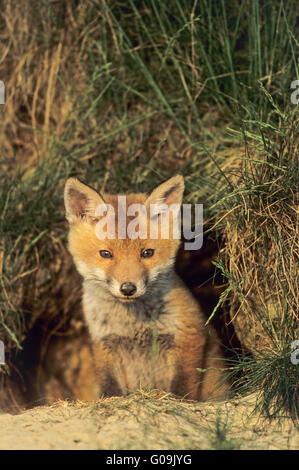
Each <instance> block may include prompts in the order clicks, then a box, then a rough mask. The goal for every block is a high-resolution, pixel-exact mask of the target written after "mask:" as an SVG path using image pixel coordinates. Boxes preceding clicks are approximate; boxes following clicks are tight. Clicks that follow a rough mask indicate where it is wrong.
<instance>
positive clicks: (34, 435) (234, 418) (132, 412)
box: [0, 393, 299, 450]
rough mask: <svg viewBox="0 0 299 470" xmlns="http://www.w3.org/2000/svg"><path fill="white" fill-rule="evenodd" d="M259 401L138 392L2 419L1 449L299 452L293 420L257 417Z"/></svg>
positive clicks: (44, 407)
mask: <svg viewBox="0 0 299 470" xmlns="http://www.w3.org/2000/svg"><path fill="white" fill-rule="evenodd" d="M254 403H255V399H254V397H250V398H246V399H245V398H242V399H239V400H234V401H230V402H222V403H221V402H217V403H215V402H214V403H195V402H190V401H184V400H178V399H175V398H172V397H169V396H167V395H160V396H159V395H157V394H153V393H151V394H145V393H136V394H134V395H133V396H130V397H125V398H107V399H102V400H99V401H97V402H94V403H92V404H90V403H89V404H87V403H82V402H62V401H60V402H57V403H55V404H53V405H51V406H40V407H36V408H33V409H31V410H28V411H25V412H22V413H20V414H18V415H11V414H5V413H4V414H0V432H1V440H0V449H115V450H117V449H119V450H120V449H136V450H139V449H155V450H158V449H165V450H169V449H185V450H188V449H299V429H298V428H296V426H295V425H294V424H293V423H292V422H291V420H288V419H285V418H284V419H281V420H275V421H272V422H269V421H267V420H265V419H264V418H262V417H260V416H258V414H257V413H254V414H252V412H253V409H254Z"/></svg>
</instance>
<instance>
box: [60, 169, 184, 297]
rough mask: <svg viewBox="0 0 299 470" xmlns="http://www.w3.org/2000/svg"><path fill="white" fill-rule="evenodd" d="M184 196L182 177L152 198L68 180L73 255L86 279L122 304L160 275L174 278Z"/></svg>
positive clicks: (147, 289)
mask: <svg viewBox="0 0 299 470" xmlns="http://www.w3.org/2000/svg"><path fill="white" fill-rule="evenodd" d="M183 192H184V180H183V177H182V176H181V175H177V176H174V177H173V178H170V179H169V180H167V181H166V182H165V183H162V184H161V185H159V186H158V187H156V188H155V189H154V190H153V191H152V193H151V194H149V195H147V194H145V193H141V194H129V195H126V196H117V195H110V194H100V193H99V192H97V191H96V190H95V189H93V188H91V187H89V186H88V185H86V184H83V183H82V182H80V181H79V180H77V179H75V178H70V179H68V180H67V182H66V185H65V192H64V201H65V209H66V218H67V220H68V222H69V224H70V231H69V238H68V240H69V251H70V253H71V254H72V256H73V259H74V262H75V264H76V267H77V269H78V271H79V273H80V274H81V275H82V276H83V278H84V279H85V280H86V281H88V280H89V281H94V282H96V283H98V284H99V285H101V286H102V287H103V288H104V289H106V290H107V292H108V293H109V294H111V296H113V297H114V298H115V299H118V300H119V301H121V302H134V301H135V300H136V299H138V298H140V297H142V296H143V295H145V294H146V293H148V292H150V290H151V289H150V287H151V286H153V285H154V283H155V281H157V279H159V277H160V276H161V275H165V276H167V275H168V274H169V275H170V273H171V271H172V269H173V264H174V262H175V257H176V253H177V250H178V248H179V245H180V240H179V238H180V234H179V236H177V235H175V229H176V223H177V221H178V219H179V209H180V206H181V203H182V197H183ZM173 208H174V210H173ZM136 209H137V212H136ZM175 212H176V215H175ZM136 213H137V214H138V217H136ZM165 217H166V218H165ZM137 228H138V231H136V229H137ZM165 228H167V230H166V232H165V230H164V229H165ZM104 229H105V230H104ZM177 233H178V232H177Z"/></svg>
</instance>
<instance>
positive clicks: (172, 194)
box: [146, 175, 184, 206]
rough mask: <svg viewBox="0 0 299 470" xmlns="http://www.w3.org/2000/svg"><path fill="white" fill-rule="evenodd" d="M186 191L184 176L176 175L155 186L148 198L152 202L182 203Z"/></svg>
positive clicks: (148, 202) (148, 203)
mask: <svg viewBox="0 0 299 470" xmlns="http://www.w3.org/2000/svg"><path fill="white" fill-rule="evenodd" d="M183 193H184V178H183V177H182V175H176V176H173V177H172V178H170V179H169V180H167V181H165V183H162V184H160V185H159V186H157V188H155V189H154V190H153V191H152V193H151V194H150V195H149V197H148V198H147V200H146V205H147V206H149V205H150V204H167V205H169V206H170V205H171V204H180V205H181V204H182V199H183Z"/></svg>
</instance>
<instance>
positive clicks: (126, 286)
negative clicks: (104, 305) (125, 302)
mask: <svg viewBox="0 0 299 470" xmlns="http://www.w3.org/2000/svg"><path fill="white" fill-rule="evenodd" d="M136 290H137V288H136V286H135V284H133V283H132V282H124V283H123V284H122V285H121V286H120V291H121V293H122V294H124V295H127V296H128V297H130V296H131V295H133V294H135V292H136Z"/></svg>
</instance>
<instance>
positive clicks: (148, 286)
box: [64, 175, 225, 399]
mask: <svg viewBox="0 0 299 470" xmlns="http://www.w3.org/2000/svg"><path fill="white" fill-rule="evenodd" d="M183 191H184V180H183V177H182V176H180V175H177V176H174V177H173V178H171V179H169V180H168V181H166V182H165V183H163V184H161V185H159V186H158V187H157V188H156V189H154V191H153V192H152V193H151V194H150V195H147V194H129V195H127V196H126V197H124V196H122V201H123V200H124V199H125V211H126V213H125V219H123V218H121V217H123V214H120V205H119V198H118V196H116V195H110V194H99V193H98V192H97V191H95V190H94V189H92V188H90V187H89V186H87V185H85V184H83V183H81V182H80V181H79V180H77V179H75V178H70V179H69V180H68V181H67V183H66V186H65V195H64V197H65V208H66V217H67V220H68V222H69V224H70V231H69V250H70V252H71V254H72V256H73V259H74V262H75V265H76V267H77V269H78V271H79V273H80V274H81V275H82V276H83V311H84V316H85V320H86V322H87V325H88V329H89V332H90V336H91V339H92V344H93V355H94V361H95V370H96V375H97V381H98V389H99V395H104V396H112V395H125V394H127V393H128V392H130V391H133V390H136V389H140V388H148V387H151V388H155V389H161V390H164V391H168V392H172V393H174V394H177V395H180V396H184V397H186V398H191V399H206V398H208V397H210V396H216V395H218V394H219V393H220V392H223V390H224V388H225V387H224V386H223V375H222V374H223V373H222V371H221V370H220V369H223V367H224V363H223V360H222V356H221V352H220V348H219V344H218V340H217V337H216V334H215V332H214V330H213V329H211V328H206V327H205V326H204V317H203V314H202V312H201V310H200V307H199V305H198V304H197V301H196V300H195V299H194V298H193V296H192V294H191V293H190V292H189V290H188V289H187V288H186V287H185V285H184V284H183V282H182V281H181V280H180V278H179V277H178V276H177V275H176V273H175V271H174V262H175V257H176V254H177V250H178V248H179V244H180V241H179V239H178V238H175V237H174V236H173V234H172V233H171V232H172V229H173V227H174V217H172V218H171V220H170V222H169V228H170V230H169V232H170V236H169V237H168V238H165V237H164V236H162V228H163V227H162V222H161V220H162V218H161V214H160V213H159V209H157V210H156V212H155V213H154V216H153V215H152V213H151V211H150V207H151V206H153V207H158V208H159V207H160V206H159V205H161V204H162V205H163V207H164V208H165V207H170V206H171V204H177V205H178V207H180V205H181V202H182V196H183ZM134 204H135V205H139V206H142V207H143V208H144V209H145V211H143V212H142V216H141V217H140V218H139V219H138V228H139V231H140V230H141V229H143V234H144V236H143V237H141V236H139V237H134V236H130V237H128V236H126V234H127V233H128V232H129V225H130V223H131V224H132V220H133V215H134V214H133V212H134V211H133V212H129V210H128V208H129V207H130V206H132V205H134ZM157 205H158V206H157ZM134 207H135V206H134ZM99 208H104V212H105V216H104V213H102V212H103V211H102V212H101V211H99ZM127 210H128V211H127ZM108 214H110V215H109V217H110V218H109V217H108ZM128 214H129V215H128ZM104 217H106V219H104ZM104 221H105V228H106V229H107V227H108V225H109V224H110V222H111V225H110V229H111V227H112V229H113V230H112V229H111V233H110V232H109V230H110V229H109V230H106V235H105V236H99V230H98V229H99V224H101V223H102V222H104ZM159 221H160V222H159ZM121 224H122V226H121ZM151 224H152V226H153V224H154V225H155V224H156V225H157V226H158V232H156V235H157V234H158V235H157V236H154V237H153V236H152V232H151ZM101 227H102V229H103V227H104V224H102V225H101ZM124 228H125V236H124V231H123V229H124ZM126 229H128V231H127V232H126ZM112 232H113V233H112ZM109 234H110V236H108V235H109ZM198 369H199V370H198ZM202 369H205V371H203V370H202ZM206 369H208V370H206ZM218 379H221V380H220V381H221V382H222V385H221V386H220V387H219V384H218Z"/></svg>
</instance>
